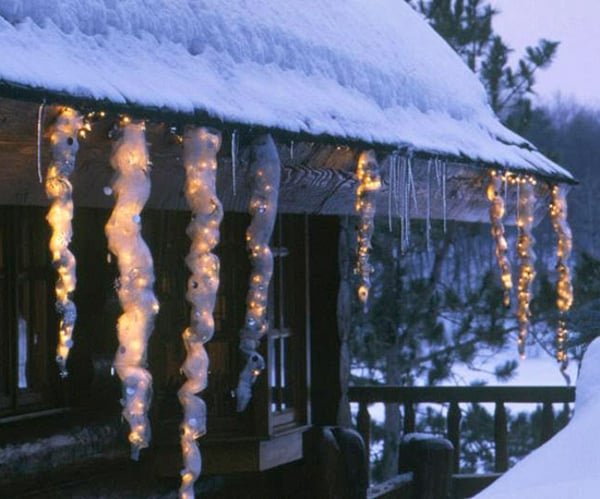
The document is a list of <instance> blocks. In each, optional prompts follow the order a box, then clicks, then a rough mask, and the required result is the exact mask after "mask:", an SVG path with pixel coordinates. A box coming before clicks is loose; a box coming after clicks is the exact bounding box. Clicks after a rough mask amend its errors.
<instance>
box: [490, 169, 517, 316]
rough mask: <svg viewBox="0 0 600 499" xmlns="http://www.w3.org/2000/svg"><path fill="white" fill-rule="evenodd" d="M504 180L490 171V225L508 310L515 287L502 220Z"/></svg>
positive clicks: (503, 212) (496, 173)
mask: <svg viewBox="0 0 600 499" xmlns="http://www.w3.org/2000/svg"><path fill="white" fill-rule="evenodd" d="M503 183H504V180H503V178H502V175H499V174H498V172H496V171H495V170H491V171H490V182H489V184H488V186H487V191H486V192H487V198H488V199H489V201H490V203H491V206H490V223H491V225H492V231H491V232H492V237H493V238H494V241H495V242H496V260H497V261H498V266H499V267H500V274H501V282H502V288H503V290H504V293H503V302H504V306H505V307H506V308H509V307H510V293H511V290H512V287H513V281H512V270H511V265H510V261H509V260H508V256H507V252H508V243H507V242H506V237H505V236H504V224H503V223H502V219H503V218H504V214H505V211H506V210H505V205H504V199H503V197H502V186H503Z"/></svg>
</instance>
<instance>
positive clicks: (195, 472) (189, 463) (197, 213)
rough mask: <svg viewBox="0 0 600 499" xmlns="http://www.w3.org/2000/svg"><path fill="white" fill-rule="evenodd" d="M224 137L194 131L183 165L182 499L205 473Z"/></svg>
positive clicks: (185, 145) (189, 134)
mask: <svg viewBox="0 0 600 499" xmlns="http://www.w3.org/2000/svg"><path fill="white" fill-rule="evenodd" d="M220 148H221V134H220V133H219V132H218V131H216V130H213V129H209V128H192V129H188V130H187V131H186V133H185V135H184V138H183V163H184V165H185V171H186V177H185V178H186V182H185V196H186V200H187V202H188V205H189V207H190V208H191V210H192V218H191V221H190V223H189V225H188V227H187V235H188V236H189V238H190V239H191V241H192V242H191V245H190V251H189V253H188V255H187V258H186V260H185V261H186V264H187V266H188V268H189V270H190V272H191V275H190V277H189V279H188V285H187V295H186V298H187V300H188V301H189V302H190V304H191V317H190V326H189V327H188V328H186V330H185V331H184V332H183V335H182V337H183V342H184V344H185V349H186V351H187V356H186V358H185V361H184V363H183V366H182V371H183V373H184V374H185V376H186V377H187V381H186V382H185V383H184V384H183V385H182V387H181V388H180V390H179V392H178V396H179V401H180V402H181V405H182V407H183V422H182V423H181V426H180V428H181V450H182V453H183V465H184V469H183V470H182V471H181V487H180V489H179V497H180V498H182V499H193V498H194V497H195V495H194V483H195V482H196V480H197V479H198V476H199V475H200V471H201V469H202V458H201V456H200V450H199V449H198V445H197V444H196V439H197V438H198V437H201V436H202V435H204V434H205V433H206V404H205V403H204V401H203V400H202V399H201V398H200V397H198V396H196V394H197V393H199V392H202V391H204V390H205V389H206V386H207V384H208V363H209V360H208V355H207V353H206V349H205V348H204V344H205V343H206V342H208V341H210V340H211V338H212V337H213V334H214V331H215V323H214V318H213V312H214V308H215V302H216V299H217V289H218V287H219V258H218V257H217V256H216V255H215V254H213V253H212V252H211V251H212V249H213V248H214V247H215V246H216V245H217V244H218V242H219V226H220V224H221V220H222V219H223V207H222V206H221V202H220V201H219V198H218V197H217V191H216V180H217V153H218V152H219V149H220Z"/></svg>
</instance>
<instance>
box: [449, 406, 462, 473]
mask: <svg viewBox="0 0 600 499" xmlns="http://www.w3.org/2000/svg"><path fill="white" fill-rule="evenodd" d="M460 417H461V414H460V406H459V405H458V402H451V403H450V409H448V420H447V422H446V424H447V430H448V440H450V442H452V446H453V447H454V473H458V472H459V471H460Z"/></svg>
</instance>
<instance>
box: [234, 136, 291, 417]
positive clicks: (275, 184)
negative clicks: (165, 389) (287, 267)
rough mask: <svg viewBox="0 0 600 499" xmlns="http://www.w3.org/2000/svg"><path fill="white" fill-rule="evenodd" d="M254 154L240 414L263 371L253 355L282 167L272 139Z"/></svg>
mask: <svg viewBox="0 0 600 499" xmlns="http://www.w3.org/2000/svg"><path fill="white" fill-rule="evenodd" d="M252 150H253V154H254V158H253V161H252V162H251V164H250V178H251V180H252V188H251V192H252V194H251V197H250V205H249V209H248V211H249V212H250V215H251V216H252V221H251V222H250V226H249V227H248V230H247V231H246V244H247V247H248V251H249V252H250V263H251V267H252V269H251V272H250V284H249V289H248V295H247V297H246V319H245V324H244V327H243V328H242V330H241V331H240V350H241V351H242V353H243V355H244V357H245V358H246V364H245V366H244V368H243V369H242V372H241V373H240V377H239V381H238V386H237V389H236V396H237V410H238V411H240V412H241V411H243V410H244V409H245V408H246V407H247V405H248V403H249V402H250V399H251V398H252V385H253V384H254V382H255V381H256V378H257V377H258V375H259V374H260V373H261V371H262V370H263V369H264V367H265V361H264V359H263V358H262V356H261V355H260V354H259V353H258V352H257V351H256V350H257V348H258V345H259V343H260V340H261V338H262V337H263V336H264V334H265V333H266V332H267V330H268V328H269V325H268V322H267V298H268V290H269V283H270V281H271V275H272V274H273V254H272V253H271V249H270V248H269V240H270V239H271V235H272V233H273V227H274V226H275V219H276V216H277V201H278V196H279V181H280V176H281V164H280V161H279V155H278V153H277V148H276V147H275V143H274V141H273V138H272V137H271V136H270V135H263V136H261V137H259V138H258V139H257V140H256V141H255V142H254V144H253V145H252Z"/></svg>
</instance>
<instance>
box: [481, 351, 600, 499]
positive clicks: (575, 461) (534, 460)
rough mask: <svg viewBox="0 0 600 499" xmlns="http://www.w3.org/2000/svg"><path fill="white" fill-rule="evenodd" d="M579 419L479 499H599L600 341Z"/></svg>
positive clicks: (590, 361) (588, 366)
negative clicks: (524, 498) (567, 498)
mask: <svg viewBox="0 0 600 499" xmlns="http://www.w3.org/2000/svg"><path fill="white" fill-rule="evenodd" d="M576 400H577V401H576V406H575V415H574V417H573V419H572V420H571V422H570V423H569V424H568V425H567V427H566V428H565V429H563V430H562V431H561V432H560V433H558V434H557V435H556V436H555V437H554V438H553V439H552V440H550V441H549V442H547V443H546V444H545V445H543V446H542V447H540V448H539V449H537V450H535V451H534V452H532V453H531V454H529V456H527V457H526V458H525V459H523V460H522V461H521V462H519V463H518V464H517V465H516V466H515V467H514V468H512V469H511V470H510V471H508V472H507V473H506V474H505V475H504V476H502V477H501V478H500V479H498V480H497V481H496V482H495V483H494V484H492V485H491V486H490V487H488V488H487V489H486V490H484V491H483V492H482V493H481V494H479V495H478V496H477V498H478V499H517V498H522V497H527V498H531V499H537V498H540V499H541V498H544V499H553V498H556V499H559V498H561V499H562V498H565V497H569V498H570V499H595V498H597V497H599V496H600V450H599V449H600V432H598V421H600V339H596V340H595V341H594V342H593V343H592V344H591V345H590V347H589V348H588V350H587V352H586V354H585V357H584V360H583V364H582V368H581V372H580V375H579V379H578V384H577V394H576Z"/></svg>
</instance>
